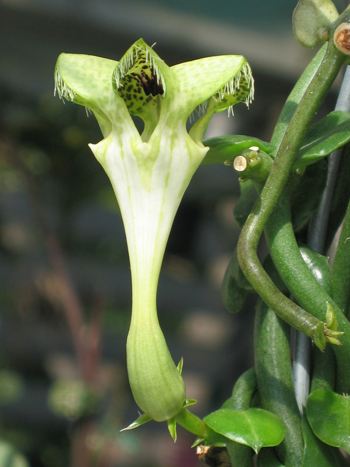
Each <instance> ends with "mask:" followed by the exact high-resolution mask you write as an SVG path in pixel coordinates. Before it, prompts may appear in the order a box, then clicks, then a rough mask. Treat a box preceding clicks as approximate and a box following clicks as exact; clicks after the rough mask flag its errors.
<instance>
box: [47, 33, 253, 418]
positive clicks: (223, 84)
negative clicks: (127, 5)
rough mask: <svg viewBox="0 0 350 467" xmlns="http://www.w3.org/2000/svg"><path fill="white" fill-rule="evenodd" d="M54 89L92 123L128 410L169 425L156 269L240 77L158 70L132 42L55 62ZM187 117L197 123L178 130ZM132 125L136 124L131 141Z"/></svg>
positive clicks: (176, 376) (178, 401)
mask: <svg viewBox="0 0 350 467" xmlns="http://www.w3.org/2000/svg"><path fill="white" fill-rule="evenodd" d="M55 83H56V88H55V89H56V92H57V94H58V95H59V97H61V98H63V99H65V100H68V101H72V102H75V103H77V104H80V105H83V106H85V107H86V108H87V109H88V110H89V111H91V112H92V113H93V114H94V115H95V117H96V119H97V121H98V123H99V126H100V128H101V131H102V134H103V139H102V141H100V142H99V143H97V144H90V145H89V146H90V148H91V150H92V152H93V153H94V155H95V157H96V159H97V160H98V161H99V162H100V164H101V165H102V166H103V168H104V170H105V171H106V173H107V175H108V177H109V179H110V181H111V183H112V186H113V189H114V191H115V194H116V197H117V200H118V203H119V207H120V211H121V215H122V218H123V223H124V227H125V232H126V238H127V244H128V251H129V258H130V266H131V276H132V316H131V324H130V330H129V334H128V340H127V367H128V375H129V381H130V386H131V389H132V392H133V395H134V398H135V401H136V403H137V404H138V406H139V407H140V409H141V410H142V411H143V412H144V414H145V416H146V418H149V419H153V420H156V421H163V420H172V419H174V417H176V415H177V414H179V413H180V412H181V411H182V409H183V407H184V406H186V398H185V388H184V383H183V379H182V377H181V374H180V372H179V371H178V369H177V367H176V365H175V363H174V362H173V360H172V358H171V355H170V352H169V350H168V347H167V344H166V342H165V339H164V336H163V333H162V331H161V329H160V326H159V322H158V316H157V308H156V295H157V285H158V278H159V273H160V268H161V264H162V260H163V255H164V250H165V246H166V243H167V240H168V236H169V232H170V229H171V226H172V223H173V219H174V216H175V213H176V211H177V208H178V206H179V203H180V201H181V198H182V196H183V194H184V192H185V190H186V188H187V186H188V184H189V182H190V180H191V177H192V175H193V174H194V172H195V171H196V169H197V168H198V166H199V165H200V163H201V162H202V160H203V158H204V156H205V154H206V152H207V148H206V147H205V146H204V145H203V144H202V142H201V141H202V137H203V133H204V131H205V130H206V128H207V125H208V123H209V121H210V118H211V117H212V115H213V114H214V113H215V112H220V111H223V110H228V111H229V113H230V112H232V107H233V106H234V105H235V104H237V103H239V102H244V103H246V104H247V105H248V104H249V103H250V102H251V101H252V99H253V92H254V86H253V79H252V75H251V70H250V67H249V65H248V63H247V61H246V59H245V58H244V57H242V56H240V55H223V56H218V57H209V58H204V59H199V60H195V61H191V62H188V63H182V64H179V65H175V66H172V67H168V66H167V65H166V63H165V62H164V61H163V60H161V58H160V57H159V56H158V55H157V54H156V52H155V51H154V49H153V48H152V47H149V46H148V45H147V44H146V43H145V42H144V41H143V40H142V39H139V40H138V41H136V42H135V43H134V44H133V45H132V47H130V49H129V50H128V51H127V52H126V53H125V55H124V56H123V57H122V58H121V60H120V61H119V62H117V61H113V60H108V59H104V58H100V57H95V56H89V55H75V54H65V53H63V54H61V55H60V56H59V58H58V60H57V64H56V70H55ZM194 112H198V114H199V115H197V117H198V118H197V120H196V121H195V123H194V124H193V125H192V127H191V128H190V130H188V129H187V128H188V125H189V121H190V116H191V115H193V113H194ZM133 117H139V118H140V119H141V120H142V121H143V124H144V128H143V131H142V132H141V134H140V133H139V131H138V130H137V128H136V126H135V124H134V121H133ZM187 405H188V404H187Z"/></svg>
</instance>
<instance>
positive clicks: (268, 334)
mask: <svg viewBox="0 0 350 467" xmlns="http://www.w3.org/2000/svg"><path fill="white" fill-rule="evenodd" d="M255 371H256V377H257V382H258V390H259V395H260V397H261V401H262V405H263V407H264V408H266V409H268V410H271V411H272V412H274V413H276V414H277V415H278V416H279V417H281V419H282V420H283V422H284V424H285V427H286V437H285V440H284V442H283V444H282V445H281V447H280V448H279V452H280V455H281V458H283V459H284V463H285V465H286V466H287V467H296V466H299V465H302V454H303V449H304V448H303V437H302V431H301V424H300V416H299V411H298V407H297V404H296V401H295V396H294V388H293V382H292V368H291V355H290V347H289V332H288V328H287V326H286V325H285V323H283V321H281V320H280V319H279V318H278V317H277V316H276V314H275V313H274V312H273V311H272V310H270V309H268V308H267V307H266V305H264V304H263V303H260V304H259V305H258V308H257V312H256V321H255Z"/></svg>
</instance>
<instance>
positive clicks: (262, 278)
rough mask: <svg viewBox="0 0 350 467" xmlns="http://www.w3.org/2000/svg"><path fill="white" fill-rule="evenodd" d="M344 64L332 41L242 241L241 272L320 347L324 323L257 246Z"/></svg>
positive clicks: (303, 98) (300, 106)
mask: <svg viewBox="0 0 350 467" xmlns="http://www.w3.org/2000/svg"><path fill="white" fill-rule="evenodd" d="M343 62H344V56H342V55H341V54H340V53H339V52H338V51H337V50H336V49H335V47H334V45H333V43H332V42H329V43H328V46H327V50H326V52H325V55H324V57H323V59H322V61H321V63H320V65H319V67H318V70H317V72H316V73H315V74H314V76H313V78H312V79H311V81H310V84H309V85H308V87H307V89H306V91H305V93H304V94H303V97H302V98H301V100H300V103H299V105H298V106H297V108H296V110H295V111H294V114H293V116H292V117H291V119H290V121H289V124H288V127H287V129H286V130H285V132H284V134H283V137H282V139H281V143H280V145H279V147H278V149H277V153H276V158H275V161H274V163H273V165H272V168H271V172H270V175H269V177H268V179H267V181H266V183H265V186H264V189H263V190H262V193H261V197H260V200H259V201H258V202H257V203H256V205H255V206H254V209H253V211H252V212H251V214H250V215H249V216H248V219H247V221H246V223H245V224H244V226H243V229H242V231H241V235H240V238H239V241H238V260H239V263H240V266H241V269H242V271H243V272H244V274H245V275H246V277H247V279H248V280H249V282H250V283H251V284H252V285H253V287H254V289H255V290H256V291H257V293H258V294H259V295H260V296H261V298H262V299H263V300H264V301H265V302H266V303H267V304H268V305H269V306H270V307H271V308H272V309H273V310H274V311H275V313H277V314H278V316H280V317H281V318H282V319H283V320H285V321H286V322H288V323H289V324H290V325H292V326H293V327H295V328H296V329H298V330H299V331H301V332H304V333H305V334H307V335H308V336H310V337H311V338H312V339H313V340H314V341H315V343H316V345H318V346H319V347H320V348H322V347H323V345H324V342H322V332H323V331H322V329H321V328H323V324H322V323H321V321H320V320H318V319H317V318H315V317H314V316H312V315H310V314H309V313H307V312H306V311H305V310H303V309H302V308H301V307H299V306H298V305H296V304H295V303H293V302H292V301H291V300H289V299H288V298H287V297H286V296H285V295H283V294H282V293H281V292H280V291H279V290H278V288H277V287H276V286H275V285H274V283H273V282H272V281H271V279H270V277H269V276H268V274H267V273H266V272H265V270H264V268H263V267H262V265H261V263H260V261H259V258H258V255H257V247H258V243H259V240H260V238H261V235H262V232H263V230H264V227H265V225H266V222H267V221H268V219H269V216H270V215H271V213H272V211H273V209H274V208H275V206H276V204H277V202H278V199H279V197H280V195H281V193H282V191H283V189H284V187H285V185H286V184H287V182H288V178H289V175H290V172H291V170H292V167H293V164H294V161H295V158H296V156H297V151H298V149H299V147H300V145H301V143H302V140H303V138H304V136H305V132H306V130H307V128H308V126H309V124H310V122H311V120H312V118H313V117H314V114H315V112H316V111H317V109H318V107H319V105H320V103H321V101H322V99H323V97H324V95H325V93H326V92H327V91H328V89H329V87H330V86H331V84H332V82H333V81H334V79H335V77H336V75H337V74H338V71H339V69H340V67H341V65H342V64H343Z"/></svg>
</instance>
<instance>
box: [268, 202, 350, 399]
mask: <svg viewBox="0 0 350 467" xmlns="http://www.w3.org/2000/svg"><path fill="white" fill-rule="evenodd" d="M265 233H266V237H267V241H268V244H269V249H270V253H271V257H272V259H273V262H274V265H275V267H276V269H277V271H278V273H279V275H280V276H281V279H282V280H283V282H284V283H285V285H286V286H287V287H288V289H289V291H290V292H291V294H292V295H293V296H294V297H295V299H296V300H297V301H298V303H300V305H301V306H302V307H304V308H305V309H307V310H308V311H310V313H312V314H313V315H315V316H316V317H317V318H318V319H320V320H324V319H325V315H326V310H327V303H329V304H330V305H332V307H333V310H334V313H335V316H336V320H337V322H338V326H339V330H340V331H343V332H344V334H343V335H342V336H341V338H340V339H341V343H342V345H340V346H336V347H334V352H335V355H336V358H337V364H338V367H339V368H341V369H342V371H341V372H339V374H338V381H337V386H338V389H339V390H340V391H345V392H348V391H349V389H350V364H349V355H350V323H349V321H348V320H347V319H346V318H345V316H344V314H343V312H342V310H341V309H340V308H339V307H338V306H337V304H336V303H335V302H334V300H333V299H332V298H331V297H330V295H329V294H328V293H327V291H326V290H325V288H324V287H322V286H321V284H319V283H318V282H317V280H316V279H315V277H314V276H313V275H312V273H311V272H310V269H309V267H308V266H307V265H306V263H305V261H304V260H303V258H302V256H301V254H300V250H299V246H298V244H297V241H296V238H295V235H294V231H293V225H292V223H291V215H290V203H289V198H288V196H287V194H286V193H285V194H283V195H282V197H281V199H280V201H279V205H278V209H276V210H275V211H274V212H273V214H272V215H271V217H270V219H269V222H268V223H267V224H266V228H265Z"/></svg>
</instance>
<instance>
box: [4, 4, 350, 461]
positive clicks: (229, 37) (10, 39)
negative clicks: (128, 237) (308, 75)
mask: <svg viewBox="0 0 350 467" xmlns="http://www.w3.org/2000/svg"><path fill="white" fill-rule="evenodd" d="M342 3H343V2H341V1H339V2H338V5H339V6H341V5H342ZM295 4H296V1H295V0H283V1H281V0H264V1H261V0H245V1H238V0H231V1H228V0H216V1H215V2H214V1H213V0H176V1H175V0H150V1H148V0H147V1H146V0H144V1H134V0H0V171H1V183H0V467H4V466H5V465H6V466H9V467H10V466H14V467H25V466H32V467H65V466H70V467H92V466H97V467H136V466H137V467H195V466H198V465H199V461H198V460H197V458H196V454H195V451H194V450H193V449H190V446H191V444H192V442H193V438H191V437H190V436H188V435H186V434H185V433H184V432H183V431H181V429H179V439H178V441H177V443H176V445H175V446H174V445H173V443H172V441H171V440H170V437H169V436H168V435H167V430H166V426H165V425H164V424H155V423H152V424H148V425H146V426H145V427H143V428H142V429H139V430H137V431H135V432H123V433H120V429H121V428H122V427H124V426H126V425H128V424H129V423H130V422H131V421H132V420H134V419H135V418H136V417H137V415H138V412H137V407H136V406H135V404H134V402H133V400H132V398H131V394H130V390H129V386H128V382H127V379H126V368H125V350H124V349H125V341H126V335H127V330H128V324H129V319H130V296H131V294H130V277H129V265H128V256H127V250H126V242H125V237H124V232H123V227H122V224H121V220H120V217H119V214H118V210H117V207H116V203H115V201H114V195H113V193H112V189H111V187H110V185H109V182H108V180H107V178H106V176H105V174H104V173H103V171H102V169H101V167H100V166H99V165H98V163H97V162H96V161H95V160H94V157H93V156H92V154H91V153H90V151H89V149H88V147H87V144H88V143H89V142H97V141H99V140H100V135H99V131H98V128H97V125H96V123H95V121H94V119H93V118H92V117H90V118H89V117H87V116H86V114H85V112H84V109H82V108H77V107H76V106H74V105H72V104H66V105H63V104H62V102H60V101H59V100H58V99H57V98H55V97H54V95H53V88H54V83H53V70H54V64H55V60H56V58H57V55H58V54H59V53H60V52H62V51H65V52H74V53H86V54H94V55H101V56H104V57H108V58H111V59H118V58H119V57H121V55H122V54H123V53H124V51H125V50H126V49H127V48H128V47H129V46H130V44H131V43H133V42H134V41H135V40H136V39H137V38H139V37H143V38H144V39H145V40H146V41H147V42H148V43H149V44H154V43H156V45H155V47H156V51H157V52H158V53H159V54H160V55H161V57H162V58H163V59H165V60H166V61H167V63H168V64H175V63H178V62H182V61H187V60H191V59H195V58H199V57H204V56H208V55H220V54H226V53H230V54H231V53H237V54H243V55H245V56H246V57H247V58H248V60H249V62H250V64H251V66H252V68H253V72H254V76H255V81H256V97H255V102H254V103H253V105H252V106H251V108H250V110H249V111H248V110H247V109H246V108H245V107H244V106H238V107H237V108H236V110H235V116H234V117H230V118H227V115H226V113H223V114H220V115H217V116H216V117H215V118H214V119H213V121H212V123H211V125H210V128H209V130H208V136H214V135H219V134H225V133H238V134H251V135H254V136H257V137H260V138H266V139H268V138H269V136H270V133H271V129H272V128H273V124H274V121H275V119H276V116H277V115H278V111H279V110H280V108H281V106H282V104H283V99H285V97H286V96H287V94H288V91H289V90H290V88H291V86H292V83H293V81H294V80H295V79H296V77H297V76H298V74H299V73H300V71H301V70H302V69H303V67H304V65H305V64H306V63H307V60H308V58H309V57H310V51H308V50H305V49H303V48H302V47H301V46H300V45H298V44H297V43H296V42H295V41H294V39H293V36H292V26H291V15H292V11H293V8H294V6H295ZM329 105H330V106H331V105H332V99H330V101H329ZM238 193H239V191H238V182H237V178H236V177H235V175H234V174H233V171H232V169H230V168H229V167H224V166H211V167H202V168H200V169H199V170H198V172H197V174H196V175H195V177H194V179H193V181H192V182H191V185H190V188H189V190H188V191H187V193H186V195H185V198H184V200H183V203H182V204H181V207H180V209H179V212H178V214H177V217H176V220H175V224H174V228H173V231H172V234H171V237H170V240H169V245H168V248H167V253H166V257H165V260H164V266H163V270H162V276H161V281H160V287H159V298H158V304H159V313H160V321H161V324H162V327H163V329H164V332H165V335H166V337H167V339H168V342H169V346H170V348H171V351H172V353H173V356H174V358H175V360H179V359H180V357H181V356H182V357H183V358H184V378H185V380H186V384H187V393H188V395H189V396H190V397H192V398H195V399H198V404H197V406H196V408H195V410H196V411H197V413H198V414H200V415H204V414H206V413H208V412H209V411H210V410H213V409H215V408H217V407H219V406H220V404H221V403H222V402H223V400H224V399H225V398H227V397H228V396H229V394H230V390H231V388H232V385H233V382H234V380H235V379H236V378H237V376H238V375H239V374H240V373H241V372H242V371H243V370H244V369H246V368H248V367H249V366H250V365H251V363H252V355H251V342H252V327H253V324H252V311H253V306H254V302H253V300H248V302H247V304H246V310H245V311H244V312H243V313H242V314H239V315H234V316H233V315H230V314H228V313H227V312H226V311H225V310H224V308H223V305H222V300H221V297H220V284H221V281H222V278H223V274H224V272H225V268H226V266H227V263H228V260H229V258H230V255H231V253H232V251H233V248H234V245H235V241H236V239H237V235H238V226H237V225H236V224H235V221H234V219H233V215H232V211H233V208H234V206H235V202H236V200H237V196H238ZM11 462H12V463H11ZM14 462H17V463H14Z"/></svg>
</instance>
